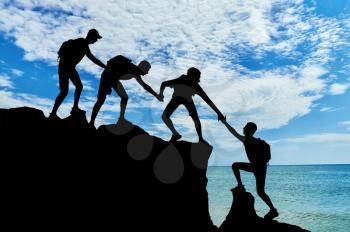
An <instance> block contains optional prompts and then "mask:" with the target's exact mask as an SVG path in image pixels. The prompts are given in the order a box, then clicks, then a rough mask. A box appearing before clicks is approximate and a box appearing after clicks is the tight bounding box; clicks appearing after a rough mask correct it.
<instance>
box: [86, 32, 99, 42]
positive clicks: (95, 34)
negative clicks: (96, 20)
mask: <svg viewBox="0 0 350 232" xmlns="http://www.w3.org/2000/svg"><path fill="white" fill-rule="evenodd" d="M101 38H102V36H100V34H99V33H98V31H97V30H96V29H91V30H90V31H89V32H88V33H87V36H86V40H87V41H88V43H90V44H93V43H95V42H96V41H97V40H98V39H101Z"/></svg>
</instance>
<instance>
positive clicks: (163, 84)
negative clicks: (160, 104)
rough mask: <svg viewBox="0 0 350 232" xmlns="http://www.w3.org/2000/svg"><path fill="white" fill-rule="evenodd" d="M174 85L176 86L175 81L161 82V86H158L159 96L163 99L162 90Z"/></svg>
mask: <svg viewBox="0 0 350 232" xmlns="http://www.w3.org/2000/svg"><path fill="white" fill-rule="evenodd" d="M174 84H177V79H173V80H168V81H164V82H162V84H161V85H160V90H159V96H161V97H162V98H163V97H164V89H165V88H166V87H169V86H171V85H174Z"/></svg>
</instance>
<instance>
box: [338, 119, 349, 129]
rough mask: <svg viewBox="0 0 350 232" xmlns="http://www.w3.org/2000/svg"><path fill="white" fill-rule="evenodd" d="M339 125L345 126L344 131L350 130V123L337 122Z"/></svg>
mask: <svg viewBox="0 0 350 232" xmlns="http://www.w3.org/2000/svg"><path fill="white" fill-rule="evenodd" d="M338 124H339V125H342V126H345V127H346V129H348V130H350V121H343V122H339V123H338Z"/></svg>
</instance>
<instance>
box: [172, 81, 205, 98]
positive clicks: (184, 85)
mask: <svg viewBox="0 0 350 232" xmlns="http://www.w3.org/2000/svg"><path fill="white" fill-rule="evenodd" d="M197 85H198V84H197V83H195V82H193V81H192V80H191V79H190V78H189V77H188V76H187V75H182V76H180V77H179V78H177V79H175V80H174V83H173V84H171V85H170V87H172V88H174V93H173V97H182V98H185V99H187V100H191V99H192V97H193V95H195V94H196V93H197V90H196V89H197Z"/></svg>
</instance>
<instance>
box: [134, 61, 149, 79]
mask: <svg viewBox="0 0 350 232" xmlns="http://www.w3.org/2000/svg"><path fill="white" fill-rule="evenodd" d="M137 66H138V67H139V69H140V70H141V72H142V75H146V74H147V73H148V72H149V70H150V69H151V64H150V63H149V62H148V61H146V60H143V61H141V62H140V63H139V64H138V65H137Z"/></svg>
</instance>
